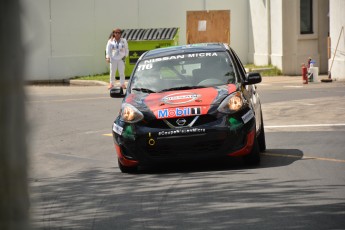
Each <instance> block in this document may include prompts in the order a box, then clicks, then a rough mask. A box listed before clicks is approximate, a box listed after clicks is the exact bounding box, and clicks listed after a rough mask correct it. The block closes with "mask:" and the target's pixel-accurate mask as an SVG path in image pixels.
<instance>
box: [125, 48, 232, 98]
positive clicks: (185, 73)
mask: <svg viewBox="0 0 345 230" xmlns="http://www.w3.org/2000/svg"><path fill="white" fill-rule="evenodd" d="M235 81H236V80H235V73H234V68H233V65H232V62H231V60H230V56H229V55H228V54H227V53H226V52H207V53H189V54H180V55H172V56H164V57H159V58H152V59H143V60H141V61H140V62H139V63H138V65H137V67H136V69H135V72H134V75H133V78H132V82H131V86H130V88H131V90H133V91H141V92H146V93H152V92H162V91H169V90H177V89H191V88H203V87H210V86H219V85H224V84H230V83H235Z"/></svg>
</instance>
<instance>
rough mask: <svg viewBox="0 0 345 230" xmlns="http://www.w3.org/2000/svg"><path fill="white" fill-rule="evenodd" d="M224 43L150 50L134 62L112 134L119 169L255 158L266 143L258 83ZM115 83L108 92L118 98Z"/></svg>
mask: <svg viewBox="0 0 345 230" xmlns="http://www.w3.org/2000/svg"><path fill="white" fill-rule="evenodd" d="M260 82H261V75H260V74H259V73H246V71H245V69H244V68H243V65H242V63H241V61H240V59H239V58H238V56H237V55H236V53H235V52H234V51H233V50H232V49H231V48H230V47H229V46H228V45H227V44H221V43H207V44H193V45H184V46H174V47H168V48H160V49H155V50H150V51H147V52H146V53H144V54H143V55H142V56H141V57H140V58H139V60H138V62H137V63H136V66H135V68H134V70H133V73H132V75H131V77H130V80H129V82H128V85H127V91H126V93H125V95H123V96H124V99H123V102H122V107H121V110H120V113H119V116H118V117H117V118H116V119H115V121H114V124H113V138H114V143H115V149H116V152H117V157H118V164H119V168H120V170H121V171H122V172H127V173H130V172H135V171H136V170H137V169H138V166H141V165H151V164H159V163H162V162H171V161H176V160H178V161H179V160H193V159H203V158H204V159H209V158H214V157H223V156H230V157H232V156H243V157H244V160H245V162H247V163H248V164H251V165H257V164H259V162H260V151H264V150H265V149H266V143H265V132H264V124H263V119H262V111H261V104H260V100H259V95H258V92H257V91H256V86H255V84H257V83H260ZM122 93H123V92H122V89H121V88H113V89H111V91H110V95H111V97H119V96H121V94H122Z"/></svg>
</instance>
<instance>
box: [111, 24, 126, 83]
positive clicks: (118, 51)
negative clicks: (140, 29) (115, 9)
mask: <svg viewBox="0 0 345 230" xmlns="http://www.w3.org/2000/svg"><path fill="white" fill-rule="evenodd" d="M121 32H122V31H121V29H119V28H116V29H114V30H113V33H112V34H111V36H110V38H109V40H108V42H107V46H106V48H105V51H106V55H105V58H106V61H107V63H109V64H110V83H109V87H108V89H111V88H112V87H114V83H115V74H116V71H117V70H119V75H120V85H121V87H122V88H123V89H125V88H126V85H125V60H126V57H127V56H128V53H129V51H128V44H127V41H126V39H125V38H121Z"/></svg>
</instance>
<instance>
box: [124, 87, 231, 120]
mask: <svg viewBox="0 0 345 230" xmlns="http://www.w3.org/2000/svg"><path fill="white" fill-rule="evenodd" d="M236 90H237V86H236V85H235V84H229V85H224V86H216V87H208V88H198V89H190V90H175V91H167V92H160V93H150V94H146V93H135V94H129V95H127V97H126V98H125V100H124V101H125V102H126V103H129V104H132V105H133V106H135V107H136V108H138V109H139V110H140V111H142V112H151V113H152V114H154V116H155V118H156V119H165V118H176V117H182V116H184V117H185V116H195V115H204V114H207V113H210V111H214V110H215V109H217V108H218V106H219V103H220V102H221V101H223V100H224V98H225V97H226V96H228V95H229V94H231V93H233V92H235V91H236Z"/></svg>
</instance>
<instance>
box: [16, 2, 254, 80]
mask: <svg viewBox="0 0 345 230" xmlns="http://www.w3.org/2000/svg"><path fill="white" fill-rule="evenodd" d="M22 5H23V22H24V28H23V35H24V38H25V44H26V47H27V53H26V55H27V67H26V69H27V70H26V73H27V80H44V81H46V80H61V79H67V78H71V77H74V76H80V75H88V74H97V73H103V72H106V71H107V70H108V65H107V64H106V63H105V60H104V50H105V44H106V41H107V38H108V35H109V33H110V31H111V30H112V29H113V28H115V27H120V28H126V29H132V28H162V27H179V28H180V32H179V43H180V44H185V43H186V12H187V11H193V10H230V14H231V25H230V28H231V32H230V34H231V37H230V40H231V46H232V47H233V48H234V50H235V51H236V52H237V53H238V55H239V57H240V58H241V60H242V61H243V62H244V63H247V60H248V58H247V55H248V37H249V36H248V29H247V28H248V1H247V0H246V1H237V0H189V1H185V0H174V1H171V0H145V1H140V0H126V1H120V0H97V1H96V0H22Z"/></svg>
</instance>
